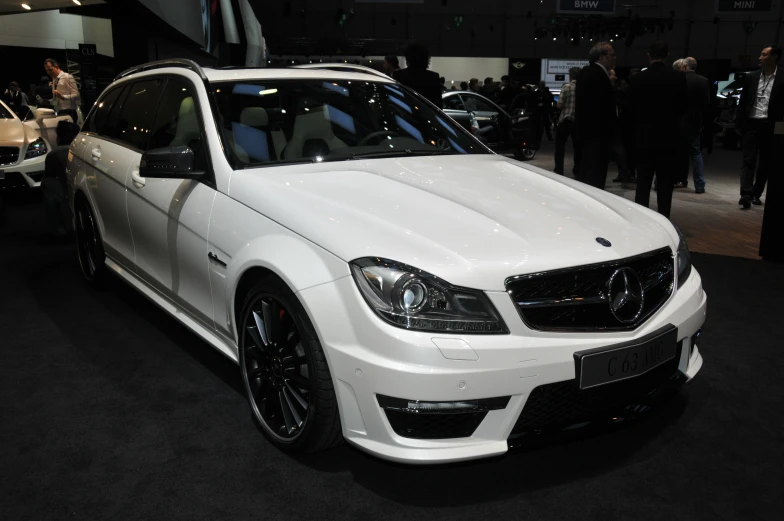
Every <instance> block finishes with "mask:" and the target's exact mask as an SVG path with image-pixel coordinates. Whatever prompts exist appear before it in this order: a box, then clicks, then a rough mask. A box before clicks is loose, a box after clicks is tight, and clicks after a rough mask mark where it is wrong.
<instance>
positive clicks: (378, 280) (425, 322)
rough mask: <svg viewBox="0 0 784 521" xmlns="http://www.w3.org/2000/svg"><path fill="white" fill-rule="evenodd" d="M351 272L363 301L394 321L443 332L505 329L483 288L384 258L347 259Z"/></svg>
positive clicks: (504, 330) (494, 331)
mask: <svg viewBox="0 0 784 521" xmlns="http://www.w3.org/2000/svg"><path fill="white" fill-rule="evenodd" d="M351 272H352V273H353V274H354V281H355V282H356V283H357V286H358V287H359V291H360V293H362V296H363V297H364V298H365V301H367V303H368V304H369V305H370V307H371V308H372V309H373V311H374V312H375V313H376V314H377V315H378V316H379V317H381V318H382V319H384V320H385V321H386V322H389V323H390V324H392V325H394V326H397V327H402V328H404V329H412V330H416V331H431V332H442V333H483V334H503V333H508V332H509V330H508V329H507V328H506V324H504V321H503V320H502V319H501V316H500V315H499V314H498V312H497V311H496V310H495V308H494V307H493V305H492V304H491V303H490V301H489V300H488V298H487V296H486V295H485V294H484V293H483V292H481V291H477V290H472V289H466V288H458V287H455V286H452V285H451V284H449V283H448V282H446V281H443V280H441V279H439V278H438V277H436V276H435V275H431V274H429V273H426V272H424V271H422V270H419V269H417V268H414V267H411V266H408V265H406V264H401V263H399V262H395V261H391V260H387V259H379V258H364V259H357V260H355V261H353V262H352V263H351Z"/></svg>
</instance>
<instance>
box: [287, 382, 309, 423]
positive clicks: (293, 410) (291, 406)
mask: <svg viewBox="0 0 784 521" xmlns="http://www.w3.org/2000/svg"><path fill="white" fill-rule="evenodd" d="M283 398H285V400H286V405H288V407H289V409H288V410H289V412H290V413H291V416H292V418H293V419H294V423H295V424H296V426H297V428H300V427H302V418H301V417H300V415H299V413H298V412H297V407H296V404H295V401H293V400H292V399H291V393H289V391H288V389H286V388H285V387H284V388H283ZM305 410H307V409H305Z"/></svg>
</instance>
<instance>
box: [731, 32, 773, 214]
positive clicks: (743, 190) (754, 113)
mask: <svg viewBox="0 0 784 521" xmlns="http://www.w3.org/2000/svg"><path fill="white" fill-rule="evenodd" d="M779 58H781V47H779V46H777V45H769V46H767V47H765V48H764V49H762V53H761V54H760V57H759V61H760V66H761V67H762V68H761V69H760V70H757V71H754V72H752V73H751V74H748V75H746V79H745V82H744V85H743V90H742V91H741V94H740V103H738V116H737V118H736V120H735V127H736V129H737V130H738V131H739V132H740V134H741V145H742V147H743V168H742V169H741V171H740V201H738V204H740V205H742V206H743V208H744V209H749V208H751V204H752V203H753V204H755V205H761V204H762V201H761V200H760V197H761V196H762V192H764V191H765V182H766V181H767V180H768V175H769V174H774V175H780V172H774V170H775V168H774V164H773V150H774V147H773V141H774V140H773V128H774V124H775V122H776V121H781V120H782V116H784V77H782V76H784V74H778V70H777V69H778V67H777V63H778V61H779ZM757 157H759V166H757ZM755 167H756V168H757V180H756V182H755V181H754V169H755ZM779 168H780V165H779Z"/></svg>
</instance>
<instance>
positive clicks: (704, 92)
mask: <svg viewBox="0 0 784 521" xmlns="http://www.w3.org/2000/svg"><path fill="white" fill-rule="evenodd" d="M696 70H697V60H695V59H694V58H692V57H688V58H684V59H683V61H682V64H681V71H683V73H684V75H685V76H686V89H687V91H688V93H689V97H688V109H687V110H686V113H685V114H684V115H683V117H682V118H681V138H682V142H681V153H680V156H681V157H680V159H679V160H678V178H677V179H676V180H675V181H676V183H677V184H676V185H675V186H676V188H686V186H688V184H689V161H690V160H691V170H692V177H693V178H694V191H695V193H698V194H704V193H705V176H704V175H703V173H702V167H703V162H702V148H701V144H700V133H701V132H702V127H703V121H704V117H705V113H706V111H707V110H708V108H709V107H710V94H709V90H710V88H709V84H708V78H706V77H704V76H700V75H699V74H697V73H696V72H695V71H696Z"/></svg>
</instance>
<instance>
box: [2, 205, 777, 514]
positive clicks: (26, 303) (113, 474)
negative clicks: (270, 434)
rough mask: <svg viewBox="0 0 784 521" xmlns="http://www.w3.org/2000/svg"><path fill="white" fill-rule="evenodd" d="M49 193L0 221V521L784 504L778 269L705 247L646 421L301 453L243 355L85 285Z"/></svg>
mask: <svg viewBox="0 0 784 521" xmlns="http://www.w3.org/2000/svg"><path fill="white" fill-rule="evenodd" d="M39 210H40V208H38V207H37V206H35V205H34V204H32V203H27V204H21V203H17V204H16V205H12V206H11V207H9V208H8V209H7V212H6V222H5V224H4V225H3V226H2V227H0V281H1V284H0V295H2V300H1V301H0V517H1V518H2V519H9V520H17V519H66V518H74V519H168V518H180V519H202V518H203V519H250V518H255V519H283V518H294V519H303V518H312V519H414V518H417V519H419V518H433V519H450V520H454V519H495V518H503V519H535V520H561V519H581V520H586V519H600V520H608V519H636V520H642V519H667V520H675V519H684V520H695V519H705V520H715V519H733V520H734V519H738V520H754V519H769V520H773V519H784V513H782V512H781V510H782V506H784V497H783V496H784V420H783V419H782V417H783V416H782V413H783V412H784V341H782V339H781V332H782V319H784V313H782V311H784V305H783V304H782V302H784V267H782V266H778V265H770V264H766V263H763V262H761V261H753V260H746V259H739V258H730V257H719V256H710V255H700V254H696V255H695V256H694V264H695V266H696V267H697V269H698V270H699V271H700V272H701V273H702V276H703V280H704V284H705V288H706V291H707V292H708V296H709V312H708V317H709V318H708V323H707V325H706V329H705V333H704V335H703V337H702V338H703V340H702V345H701V346H700V347H701V351H702V354H703V357H704V358H705V365H704V367H703V369H702V371H701V372H700V374H699V375H698V377H697V378H696V379H695V380H694V381H693V382H692V383H690V384H689V385H688V386H687V387H686V388H685V389H684V390H683V392H682V393H681V394H680V395H678V396H677V397H676V398H675V399H674V400H673V401H671V402H670V403H669V406H668V407H665V408H660V409H658V410H657V411H655V412H653V413H652V414H650V415H648V416H647V417H645V418H643V419H642V420H640V421H638V422H636V423H633V424H632V425H630V426H627V427H625V428H622V429H614V430H612V431H608V432H605V433H603V434H602V435H600V436H584V437H580V438H578V439H571V440H567V441H563V440H562V441H559V442H550V443H544V444H542V443H536V444H532V445H530V446H527V447H524V448H522V449H519V450H517V451H515V452H513V453H510V454H508V455H506V456H504V457H501V458H496V459H492V460H486V461H480V462H475V463H469V464H461V465H450V466H442V467H405V466H401V465H395V464H390V463H387V462H384V461H381V460H378V459H375V458H373V457H370V456H367V455H365V454H363V453H361V452H359V451H357V450H355V449H353V448H351V447H348V446H346V445H343V446H341V447H340V448H338V449H336V450H333V451H331V452H328V453H325V454H321V455H316V456H310V457H306V458H293V457H290V456H287V455H285V454H282V453H280V452H278V451H277V450H275V449H273V448H271V446H270V445H269V444H268V443H267V442H266V441H265V439H264V438H263V437H262V435H261V434H260V433H259V432H258V431H257V430H256V429H255V428H254V426H253V424H252V422H251V419H250V414H249V410H248V406H247V405H246V401H245V398H244V397H243V395H242V392H241V389H240V386H239V372H238V369H237V367H236V366H235V365H233V363H231V362H230V361H228V360H227V359H225V358H224V357H223V356H222V355H220V354H218V353H217V352H215V351H213V350H212V349H211V348H210V347H209V346H207V345H206V344H205V343H204V342H202V341H201V340H199V339H198V338H197V337H196V336H195V335H193V334H191V333H190V332H189V331H188V330H186V329H185V328H184V327H182V326H180V325H178V323H176V322H175V321H174V320H173V319H171V318H169V317H168V316H167V315H165V314H164V313H163V312H162V311H160V310H158V308H156V307H155V306H154V305H152V304H151V303H149V302H148V301H147V300H145V299H144V298H143V297H141V296H139V295H138V294H136V293H135V292H134V291H133V290H132V289H130V288H129V287H126V286H125V285H123V283H121V282H120V281H119V280H117V281H115V282H114V283H113V284H111V285H110V289H109V290H108V291H100V292H99V291H94V290H92V289H90V288H88V287H86V286H85V285H84V284H83V283H82V281H81V279H80V276H79V273H78V267H77V263H76V256H75V252H74V248H73V247H72V246H70V245H59V246H44V245H40V244H38V242H37V240H36V237H37V235H38V234H40V233H41V232H42V231H43V228H42V226H43V219H42V215H41V213H40V211H39Z"/></svg>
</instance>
